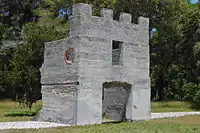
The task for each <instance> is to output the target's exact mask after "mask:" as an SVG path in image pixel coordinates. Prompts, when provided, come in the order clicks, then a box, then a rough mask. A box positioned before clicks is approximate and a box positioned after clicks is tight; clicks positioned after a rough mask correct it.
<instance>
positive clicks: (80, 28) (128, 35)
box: [70, 3, 149, 44]
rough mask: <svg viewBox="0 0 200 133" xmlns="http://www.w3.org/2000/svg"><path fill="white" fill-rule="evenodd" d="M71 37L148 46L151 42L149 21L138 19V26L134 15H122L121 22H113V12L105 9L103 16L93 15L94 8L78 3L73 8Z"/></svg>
mask: <svg viewBox="0 0 200 133" xmlns="http://www.w3.org/2000/svg"><path fill="white" fill-rule="evenodd" d="M72 15H73V19H72V20H71V30H70V36H77V35H83V36H90V37H100V38H105V39H108V38H111V39H113V40H116V39H118V40H119V41H123V42H134V43H137V44H147V43H148V40H149V19H148V18H144V17H139V18H138V24H134V23H132V15H131V14H128V13H123V12H122V13H120V16H119V21H117V20H113V10H111V9H105V8H103V9H102V10H101V16H100V17H98V16H93V15H92V7H91V6H90V5H88V4H83V3H78V4H75V5H74V6H73V13H72Z"/></svg>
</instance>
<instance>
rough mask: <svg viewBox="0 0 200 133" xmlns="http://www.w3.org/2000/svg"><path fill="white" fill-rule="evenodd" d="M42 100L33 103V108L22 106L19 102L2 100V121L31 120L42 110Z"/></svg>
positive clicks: (0, 110)
mask: <svg viewBox="0 0 200 133" xmlns="http://www.w3.org/2000/svg"><path fill="white" fill-rule="evenodd" d="M40 108H41V102H40V101H39V102H37V103H36V104H33V107H32V109H31V110H30V109H28V108H22V109H21V108H20V107H19V104H18V103H17V102H13V101H10V100H1V101H0V122H11V121H29V120H31V119H32V118H33V116H34V115H35V114H36V113H37V112H38V111H39V110H40Z"/></svg>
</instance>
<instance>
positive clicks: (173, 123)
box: [0, 100, 200, 133]
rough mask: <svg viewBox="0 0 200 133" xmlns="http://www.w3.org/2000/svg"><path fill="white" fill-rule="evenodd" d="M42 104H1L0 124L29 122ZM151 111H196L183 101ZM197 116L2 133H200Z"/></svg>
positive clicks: (153, 107) (157, 104)
mask: <svg viewBox="0 0 200 133" xmlns="http://www.w3.org/2000/svg"><path fill="white" fill-rule="evenodd" d="M41 105H42V104H41V101H39V102H37V103H36V104H34V105H33V108H32V110H31V111H30V110H29V109H20V108H19V106H18V103H15V102H11V101H8V100H4V101H0V122H8V121H29V120H31V119H32V118H33V116H34V115H35V114H36V113H37V112H38V111H39V110H40V108H41ZM151 110H152V112H180V111H196V110H194V109H191V108H190V105H189V104H187V103H184V102H153V103H152V105H151ZM199 125H200V115H196V116H185V117H179V118H168V119H159V120H150V121H145V122H137V123H118V124H102V125H92V126H84V127H81V126H78V127H77V126H76V127H65V128H63V127H62V128H49V129H25V130H3V131H0V132H1V133H31V132H34V133H200V126H199Z"/></svg>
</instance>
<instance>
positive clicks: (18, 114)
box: [4, 112, 37, 117]
mask: <svg viewBox="0 0 200 133" xmlns="http://www.w3.org/2000/svg"><path fill="white" fill-rule="evenodd" d="M36 114H37V112H31V113H23V112H22V113H8V114H5V115H4V116H5V117H18V116H35V115H36Z"/></svg>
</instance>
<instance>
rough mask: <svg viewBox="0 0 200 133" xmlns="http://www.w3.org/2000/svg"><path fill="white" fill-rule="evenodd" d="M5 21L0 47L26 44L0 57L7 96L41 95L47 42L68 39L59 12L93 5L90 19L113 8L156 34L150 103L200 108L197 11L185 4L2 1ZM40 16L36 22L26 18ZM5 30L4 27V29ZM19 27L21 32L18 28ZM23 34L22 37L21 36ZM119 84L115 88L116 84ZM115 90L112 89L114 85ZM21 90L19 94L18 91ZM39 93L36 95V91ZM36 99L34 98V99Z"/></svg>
mask: <svg viewBox="0 0 200 133" xmlns="http://www.w3.org/2000/svg"><path fill="white" fill-rule="evenodd" d="M4 2H5V3H3V4H4V6H2V7H1V5H0V9H3V8H4V9H6V10H8V11H9V12H10V15H9V16H7V17H6V16H3V17H2V16H0V19H1V20H3V21H2V22H1V24H0V45H1V44H2V41H3V40H5V39H12V38H14V36H19V35H21V36H22V38H23V41H24V44H22V45H19V47H17V48H15V49H13V48H12V49H6V50H1V51H0V57H1V58H0V64H1V65H0V89H1V90H5V91H7V92H9V93H11V92H13V93H16V91H19V90H21V91H23V92H27V93H30V94H32V93H36V92H39V88H40V72H39V68H40V67H41V65H42V63H43V46H44V43H45V42H50V41H53V40H58V39H62V38H64V37H67V30H68V29H69V24H68V21H67V20H66V19H58V18H56V16H57V15H58V9H60V8H67V7H71V6H72V4H73V3H77V2H84V3H88V4H91V5H92V7H93V11H94V12H93V14H94V15H99V14H100V10H101V8H111V9H113V10H114V11H115V12H114V18H117V17H118V15H119V12H128V13H130V14H132V16H133V21H134V22H135V23H137V18H138V17H139V16H144V17H149V18H150V27H149V30H150V31H151V30H152V28H156V31H155V32H154V33H153V34H152V37H151V39H150V59H151V62H150V65H151V68H150V69H151V73H150V77H151V92H152V95H151V96H152V99H153V100H182V99H183V100H187V101H190V102H193V103H196V104H198V101H199V84H200V83H199V81H200V76H199V75H200V5H199V4H195V5H191V4H189V3H188V1H186V0H169V1H162V0H151V1H149V0H141V1H138V0H132V1H129V0H43V1H36V0H34V1H31V2H30V1H29V0H22V1H9V0H6V1H4ZM33 16H40V18H39V19H38V20H37V21H33V22H29V23H28V21H29V18H31V17H33ZM2 18H3V19H2ZM5 24H6V25H5ZM22 27H23V28H22ZM21 31H22V32H21ZM116 84H118V83H116ZM112 85H113V84H112ZM18 88H21V89H18ZM36 90H37V91H36ZM34 95H35V94H34Z"/></svg>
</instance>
